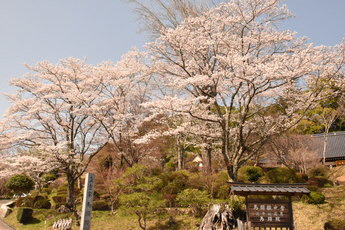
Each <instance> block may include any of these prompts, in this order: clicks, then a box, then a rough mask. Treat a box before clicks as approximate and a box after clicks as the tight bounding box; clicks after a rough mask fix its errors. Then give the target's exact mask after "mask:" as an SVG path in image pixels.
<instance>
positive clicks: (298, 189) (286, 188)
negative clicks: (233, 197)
mask: <svg viewBox="0 0 345 230" xmlns="http://www.w3.org/2000/svg"><path fill="white" fill-rule="evenodd" d="M230 186H231V192H233V193H234V194H244V193H247V195H255V194H276V195H279V194H284V195H286V194H291V195H293V194H308V193H310V191H309V189H307V188H306V187H305V186H306V184H248V183H230Z"/></svg>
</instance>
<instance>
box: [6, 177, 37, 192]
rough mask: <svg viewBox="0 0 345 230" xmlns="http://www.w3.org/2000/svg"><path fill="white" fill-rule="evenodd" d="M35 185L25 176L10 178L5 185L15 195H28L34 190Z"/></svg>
mask: <svg viewBox="0 0 345 230" xmlns="http://www.w3.org/2000/svg"><path fill="white" fill-rule="evenodd" d="M34 185H35V182H34V181H33V180H32V179H31V177H29V176H27V175H24V174H19V175H14V176H12V177H10V179H8V180H7V182H6V184H5V186H6V187H7V188H8V189H10V190H12V191H13V192H15V193H28V192H29V191H30V190H31V189H33V187H34Z"/></svg>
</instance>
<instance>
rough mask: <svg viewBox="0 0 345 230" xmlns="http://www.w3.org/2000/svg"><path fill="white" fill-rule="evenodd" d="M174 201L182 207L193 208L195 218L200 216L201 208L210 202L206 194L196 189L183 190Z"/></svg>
mask: <svg viewBox="0 0 345 230" xmlns="http://www.w3.org/2000/svg"><path fill="white" fill-rule="evenodd" d="M176 200H177V202H178V203H179V204H180V205H181V206H183V207H191V208H193V209H194V214H195V216H200V215H201V213H202V208H203V207H204V206H206V205H207V204H208V203H209V202H210V198H209V195H208V193H207V192H206V191H200V190H198V189H185V190H183V191H182V192H181V193H179V194H178V195H177V197H176Z"/></svg>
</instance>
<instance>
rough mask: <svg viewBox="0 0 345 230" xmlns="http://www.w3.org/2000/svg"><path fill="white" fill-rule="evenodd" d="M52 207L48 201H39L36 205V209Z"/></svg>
mask: <svg viewBox="0 0 345 230" xmlns="http://www.w3.org/2000/svg"><path fill="white" fill-rule="evenodd" d="M51 206H52V205H51V203H50V201H49V200H47V199H42V200H38V201H36V202H35V203H34V208H38V209H50V208H51Z"/></svg>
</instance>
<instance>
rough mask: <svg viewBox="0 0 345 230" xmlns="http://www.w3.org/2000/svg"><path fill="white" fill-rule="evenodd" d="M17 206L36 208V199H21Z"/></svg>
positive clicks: (28, 197)
mask: <svg viewBox="0 0 345 230" xmlns="http://www.w3.org/2000/svg"><path fill="white" fill-rule="evenodd" d="M15 206H16V207H29V208H32V207H33V206H34V199H33V198H32V197H31V196H27V197H19V198H18V200H17V201H16V204H15Z"/></svg>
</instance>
